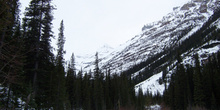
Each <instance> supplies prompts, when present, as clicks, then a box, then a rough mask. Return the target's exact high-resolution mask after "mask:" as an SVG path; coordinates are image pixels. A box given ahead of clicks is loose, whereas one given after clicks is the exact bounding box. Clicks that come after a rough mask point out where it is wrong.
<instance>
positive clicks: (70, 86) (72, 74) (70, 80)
mask: <svg viewBox="0 0 220 110" xmlns="http://www.w3.org/2000/svg"><path fill="white" fill-rule="evenodd" d="M75 80H76V70H75V57H74V54H72V56H71V59H70V62H69V65H68V70H67V78H66V88H67V94H68V99H69V101H70V106H71V110H73V109H74V101H75V97H76V96H75V89H76V88H75Z"/></svg>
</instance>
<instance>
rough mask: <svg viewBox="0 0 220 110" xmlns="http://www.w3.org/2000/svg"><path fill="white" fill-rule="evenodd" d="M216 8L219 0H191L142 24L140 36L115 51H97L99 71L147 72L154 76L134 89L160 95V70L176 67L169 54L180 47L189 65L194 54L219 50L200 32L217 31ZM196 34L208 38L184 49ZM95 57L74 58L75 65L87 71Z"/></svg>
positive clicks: (219, 25)
mask: <svg viewBox="0 0 220 110" xmlns="http://www.w3.org/2000/svg"><path fill="white" fill-rule="evenodd" d="M219 7H220V0H191V1H189V2H188V3H186V4H184V5H183V6H180V7H174V8H173V12H171V13H169V14H167V15H166V16H164V17H163V19H162V20H159V21H156V22H153V23H150V24H146V25H144V27H143V28H142V32H141V33H139V34H138V35H136V36H135V37H134V38H132V39H131V40H129V41H127V42H126V43H124V44H122V45H120V46H119V47H118V48H115V49H110V50H111V51H105V52H104V53H102V51H97V52H99V53H100V54H99V58H100V67H101V68H102V69H110V70H111V72H112V73H120V72H125V71H126V72H127V74H129V75H132V76H133V77H136V76H138V75H139V73H141V72H142V71H144V70H146V69H148V71H149V72H151V74H153V76H152V77H150V78H149V79H146V80H145V81H143V82H141V83H139V84H137V86H136V90H138V88H139V87H142V88H143V89H144V88H145V90H144V91H146V90H147V89H149V90H151V92H155V91H157V90H158V91H159V92H160V93H161V91H163V89H164V88H163V87H157V86H158V85H157V84H158V83H157V82H158V80H157V79H159V78H160V77H161V75H162V74H161V70H162V69H161V68H167V67H168V66H169V65H171V64H175V60H173V58H172V57H173V56H172V55H171V53H172V52H174V51H177V50H176V49H178V48H179V47H182V48H181V50H182V52H183V53H181V55H182V57H183V59H184V60H183V61H184V62H185V63H192V57H191V56H192V55H193V54H194V53H199V55H200V56H202V55H203V56H205V54H211V53H213V52H217V51H218V50H220V42H219V40H216V39H208V38H206V36H208V34H210V33H208V34H207V33H202V32H203V31H205V30H206V29H208V27H210V28H211V27H214V26H216V27H217V29H219V28H220V18H219V17H220V15H219V13H218V14H217V15H215V16H214V17H213V14H214V12H217V10H219ZM215 14H216V13H215ZM210 22H211V23H210ZM198 31H202V32H201V33H202V34H207V35H204V37H203V38H201V39H202V40H200V38H198V39H199V40H198V42H200V44H198V45H197V47H195V46H193V45H192V46H191V47H190V46H188V45H187V46H186V45H185V44H186V42H189V41H190V42H191V43H192V42H193V43H196V41H192V40H191V39H193V38H191V36H193V35H194V34H195V33H196V32H198ZM194 36H195V35H194ZM201 36H202V35H201ZM194 39H195V38H194ZM207 39H208V40H207ZM212 44H213V45H212ZM210 45H212V46H210ZM184 46H185V47H184ZM177 47H178V48H177ZM184 49H185V50H184ZM94 55H95V53H94ZM94 55H93V56H87V57H77V58H76V59H82V61H84V62H78V64H77V65H80V66H81V67H83V69H86V70H89V69H92V68H93V67H92V65H93V63H92V62H93V61H94V59H95V58H94ZM168 55H170V56H171V58H170V57H168ZM203 58H205V57H203ZM87 59H90V60H87ZM91 59H92V60H91ZM201 60H202V59H201ZM143 62H144V63H143ZM153 66H154V67H153ZM134 68H136V69H134ZM137 68H138V69H137ZM128 70H129V71H128ZM144 74H147V73H144ZM153 86H154V87H155V88H153ZM161 89H162V90H161Z"/></svg>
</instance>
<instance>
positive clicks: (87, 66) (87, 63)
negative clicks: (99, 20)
mask: <svg viewBox="0 0 220 110" xmlns="http://www.w3.org/2000/svg"><path fill="white" fill-rule="evenodd" d="M111 51H113V48H112V47H111V46H109V45H107V44H105V45H103V46H102V47H100V48H99V49H97V52H98V56H99V60H101V61H102V62H103V61H104V60H105V58H107V57H106V56H107V55H108V54H109V53H110V52H111ZM94 61H95V53H89V54H86V55H77V56H76V69H77V70H80V69H83V70H84V71H89V70H93V69H94Z"/></svg>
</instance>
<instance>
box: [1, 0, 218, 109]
mask: <svg viewBox="0 0 220 110" xmlns="http://www.w3.org/2000/svg"><path fill="white" fill-rule="evenodd" d="M51 2H52V0H31V1H30V3H29V6H28V7H27V8H26V10H25V14H24V17H23V18H21V17H20V5H21V4H20V2H19V0H0V109H1V110H33V109H34V110H145V109H146V108H147V106H151V105H155V104H159V105H160V109H164V110H219V109H220V52H217V53H214V54H212V55H210V56H208V59H207V60H205V61H200V60H199V58H198V57H199V56H198V54H195V55H194V56H193V59H194V61H193V63H194V65H195V66H192V65H183V63H182V58H181V53H183V52H186V51H187V50H189V49H190V48H191V47H192V46H198V45H200V44H199V43H194V42H190V41H192V40H190V41H187V40H186V41H185V42H183V43H182V44H179V45H178V46H176V47H175V49H173V50H172V51H168V50H167V51H164V53H161V56H162V54H166V55H167V56H165V57H163V58H161V59H160V60H157V61H158V62H156V60H155V59H154V58H155V57H157V56H152V57H151V58H149V59H148V60H146V61H144V62H142V63H140V64H137V65H135V66H133V67H132V68H130V69H128V70H127V71H124V72H121V73H119V74H118V73H112V72H111V70H110V69H103V68H100V66H99V53H98V52H97V53H96V54H94V56H95V59H94V64H93V65H94V68H93V69H92V70H90V71H87V72H85V71H83V70H80V71H77V70H76V67H75V56H74V53H72V56H71V58H70V59H65V58H64V55H65V50H64V46H65V40H66V39H65V38H66V37H65V20H62V21H60V27H53V26H52V25H53V24H52V21H53V19H54V16H53V11H54V10H56V8H55V7H54V6H53V5H52V3H51ZM216 13H217V14H216V16H213V19H215V18H216V19H217V18H219V11H218V12H216ZM210 22H211V21H210ZM207 24H208V22H207ZM204 26H205V25H204ZM205 27H208V26H205ZM52 28H57V30H59V33H58V35H54V32H53V31H52ZM213 30H214V31H213ZM185 31H187V30H185ZM209 31H210V32H212V34H209V36H210V37H209V38H210V39H218V40H219V39H220V31H219V29H216V27H213V28H209V30H205V29H204V30H202V29H201V30H199V31H197V32H196V33H195V34H193V35H192V37H191V39H194V40H193V41H196V40H195V38H198V36H201V35H202V34H201V32H207V33H209ZM55 36H58V37H57V38H55ZM52 39H56V40H57V41H56V45H57V47H53V46H52V45H51V42H52ZM197 41H198V40H197ZM201 42H202V41H201ZM183 45H184V46H183ZM158 55H159V54H158ZM159 56H160V55H159ZM168 58H173V59H176V61H177V62H176V67H175V68H176V69H175V71H174V72H173V73H172V74H169V75H168V69H167V68H165V67H164V68H160V70H161V71H163V76H162V78H161V79H160V80H159V82H160V84H163V85H164V86H165V90H164V93H163V94H160V93H157V94H154V95H152V94H151V93H150V92H146V93H144V92H142V89H141V88H140V89H139V91H138V92H136V91H135V85H136V84H138V83H140V82H141V81H143V80H146V79H147V78H149V77H151V76H152V75H153V74H154V73H153V70H154V69H155V68H156V67H158V65H159V64H158V63H160V64H161V63H164V64H165V61H167V59H168ZM153 60H155V62H156V63H154V64H152V65H151V67H150V68H149V69H148V70H144V71H142V72H140V73H139V76H138V77H135V78H134V77H132V74H133V73H135V72H136V70H139V69H141V68H143V67H145V66H146V65H147V64H148V62H150V61H153ZM170 68H172V67H170ZM173 68H174V67H173Z"/></svg>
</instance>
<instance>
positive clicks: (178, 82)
mask: <svg viewBox="0 0 220 110" xmlns="http://www.w3.org/2000/svg"><path fill="white" fill-rule="evenodd" d="M177 61H178V64H177V70H176V74H175V79H174V80H175V88H174V89H175V94H174V95H175V106H176V109H186V107H187V98H186V97H187V94H186V93H187V88H186V84H187V81H186V74H185V69H184V66H183V64H182V59H181V56H180V55H178V57H177Z"/></svg>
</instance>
